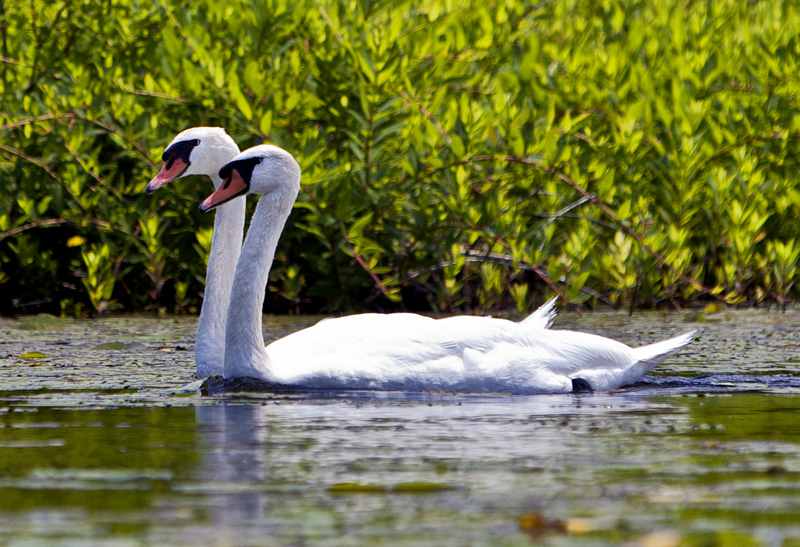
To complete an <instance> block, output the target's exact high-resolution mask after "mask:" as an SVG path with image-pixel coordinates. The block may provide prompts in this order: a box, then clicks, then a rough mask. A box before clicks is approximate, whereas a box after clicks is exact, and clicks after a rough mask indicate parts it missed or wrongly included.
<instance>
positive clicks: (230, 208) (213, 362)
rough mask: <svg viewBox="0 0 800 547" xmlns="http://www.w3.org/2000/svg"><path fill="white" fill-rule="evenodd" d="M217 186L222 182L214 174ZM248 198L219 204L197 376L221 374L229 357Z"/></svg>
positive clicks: (197, 352)
mask: <svg viewBox="0 0 800 547" xmlns="http://www.w3.org/2000/svg"><path fill="white" fill-rule="evenodd" d="M211 178H212V180H213V182H214V186H215V187H218V186H219V184H220V183H221V179H220V178H219V176H217V175H216V174H214V175H213V176H212V177H211ZM245 206H246V201H245V197H244V196H242V197H239V198H236V199H234V200H231V201H230V202H229V203H226V204H225V205H223V206H221V207H219V208H218V209H217V211H216V213H215V218H214V234H213V236H212V239H211V252H210V253H209V256H208V268H207V269H206V288H205V296H204V297H203V307H202V309H201V310H200V319H199V321H198V324H197V342H196V347H195V365H196V367H197V376H198V377H199V378H205V377H207V376H212V375H218V376H221V375H222V374H223V372H224V359H225V320H226V318H227V313H228V304H229V302H230V296H231V286H232V285H233V277H234V272H235V270H236V263H237V261H238V260H239V254H240V252H241V249H242V238H243V235H244V220H245Z"/></svg>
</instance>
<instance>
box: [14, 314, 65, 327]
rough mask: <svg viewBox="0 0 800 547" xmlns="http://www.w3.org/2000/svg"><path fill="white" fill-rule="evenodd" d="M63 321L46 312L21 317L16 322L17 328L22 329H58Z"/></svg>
mask: <svg viewBox="0 0 800 547" xmlns="http://www.w3.org/2000/svg"><path fill="white" fill-rule="evenodd" d="M63 325H64V322H63V321H62V320H61V319H59V318H58V317H56V316H55V315H50V314H47V313H40V314H39V315H34V316H32V317H23V318H22V319H20V320H19V323H18V324H17V328H18V329H22V330H53V329H60V328H62V326H63Z"/></svg>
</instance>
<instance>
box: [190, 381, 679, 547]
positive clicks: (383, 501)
mask: <svg viewBox="0 0 800 547" xmlns="http://www.w3.org/2000/svg"><path fill="white" fill-rule="evenodd" d="M654 413H658V414H659V415H660V416H661V417H660V418H657V420H667V421H669V422H670V423H673V422H675V421H676V420H677V421H680V420H683V419H684V417H683V416H682V415H680V413H676V412H674V407H672V406H670V405H667V404H662V403H660V402H653V400H652V399H648V398H646V397H645V396H644V395H643V394H637V393H629V394H625V395H620V394H617V395H608V394H598V393H596V394H594V395H585V396H584V395H538V396H480V395H473V396H464V395H443V394H442V395H439V394H413V395H412V394H405V393H398V392H389V393H386V392H371V393H361V394H358V393H354V392H349V393H347V392H340V393H332V394H329V395H327V398H320V397H317V396H316V395H312V396H310V397H309V398H307V399H302V398H300V399H274V400H268V399H266V398H257V397H256V396H253V397H252V398H249V399H248V398H246V397H241V398H239V397H237V399H236V400H230V399H229V400H228V401H226V402H222V403H221V404H218V405H213V406H198V407H197V409H196V416H197V420H198V422H199V428H198V431H199V432H200V443H201V446H200V452H201V454H202V467H201V469H200V470H199V473H198V474H199V477H200V480H199V481H198V483H199V484H198V485H197V487H198V488H199V489H200V491H201V492H202V493H204V494H207V497H206V499H204V502H205V503H207V504H208V505H207V509H208V511H209V512H210V514H209V515H208V517H209V520H210V521H211V522H212V523H213V525H214V526H215V527H218V533H219V534H221V535H222V536H223V537H228V535H230V534H238V533H240V532H241V533H245V531H246V533H247V534H251V533H252V534H253V538H254V539H258V538H257V535H258V534H259V533H261V534H272V537H275V536H274V534H278V535H279V536H281V537H284V539H287V538H288V537H289V536H291V535H292V534H296V533H299V532H298V530H301V529H306V528H308V527H313V526H316V525H318V524H319V522H318V519H320V518H321V519H323V520H325V521H326V522H329V523H330V526H331V527H336V526H346V527H349V526H352V527H354V528H360V527H362V526H367V525H369V523H370V522H375V519H379V518H384V517H386V518H393V519H400V520H403V519H405V518H411V516H412V515H417V516H418V517H420V518H423V517H424V516H425V515H428V516H429V518H434V517H433V515H440V516H441V515H444V514H447V513H448V512H462V511H469V512H475V513H476V514H480V513H482V512H486V511H489V510H490V509H491V508H492V507H494V506H495V505H497V504H499V506H500V507H505V506H506V505H508V504H510V505H511V506H510V507H507V511H510V512H512V513H513V512H515V511H521V510H523V509H524V508H525V504H534V506H538V505H539V504H541V503H542V501H541V500H542V499H550V498H553V497H554V496H558V495H561V494H563V493H564V489H565V488H568V484H569V483H571V481H573V480H580V476H582V475H585V476H586V477H587V480H592V481H594V480H596V477H594V475H596V474H597V473H598V472H600V469H602V468H603V467H604V466H607V465H614V466H617V465H626V462H625V461H624V460H625V458H626V457H630V458H633V459H634V460H635V464H636V465H639V464H640V463H641V460H642V456H641V454H640V453H641V452H648V451H649V449H648V448H647V447H646V446H640V447H639V448H637V451H638V452H637V451H631V452H630V455H629V456H624V457H622V458H621V457H620V452H619V451H620V444H618V443H617V442H611V443H600V442H599V441H593V440H592V439H593V438H594V437H596V436H597V435H598V434H597V433H596V432H595V431H596V430H597V429H609V430H611V431H616V432H617V433H615V434H614V437H615V438H616V437H617V434H619V439H618V440H619V443H622V444H629V443H630V441H631V439H632V437H631V435H630V431H629V429H630V427H632V426H636V423H637V422H638V423H642V422H644V421H645V420H652V419H653V415H654ZM639 444H640V443H637V445H639ZM568 470H571V471H568ZM534 471H535V473H534ZM564 473H568V474H569V476H570V481H566V482H565V480H564ZM576 477H577V478H576ZM534 479H535V480H534ZM342 484H346V485H351V484H352V485H362V486H365V487H369V488H372V489H374V490H376V491H377V494H376V493H375V492H373V494H371V495H344V496H336V495H335V492H334V490H335V486H336V485H342ZM409 484H411V485H419V484H423V485H433V486H432V488H433V490H434V491H433V492H432V493H428V494H429V495H408V494H405V495H403V494H399V493H398V492H399V491H400V490H399V489H398V488H399V487H402V485H409ZM332 487H334V488H332ZM559 493H561V494H559ZM414 518H417V517H414ZM425 518H428V517H425ZM436 518H442V517H436ZM504 518H505V517H504ZM313 519H317V521H314V522H317V524H314V522H312V520H313ZM237 530H239V532H237ZM331 533H332V532H331ZM301 535H302V534H301ZM231 537H233V538H236V539H237V541H239V540H241V537H240V536H239V535H231ZM264 537H267V536H262V538H261V539H263V538H264ZM291 537H297V536H291Z"/></svg>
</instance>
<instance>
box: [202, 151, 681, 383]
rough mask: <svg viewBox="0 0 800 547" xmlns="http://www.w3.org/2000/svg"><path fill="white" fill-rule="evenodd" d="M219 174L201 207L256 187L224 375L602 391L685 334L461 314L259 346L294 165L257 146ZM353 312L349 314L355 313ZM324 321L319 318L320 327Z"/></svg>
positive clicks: (644, 367) (649, 363) (652, 362)
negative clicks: (333, 340)
mask: <svg viewBox="0 0 800 547" xmlns="http://www.w3.org/2000/svg"><path fill="white" fill-rule="evenodd" d="M220 176H221V177H222V178H224V179H225V183H224V185H223V186H222V187H220V189H218V190H217V191H216V192H215V193H214V194H212V195H211V196H209V197H208V198H207V199H206V200H205V201H204V202H203V204H202V205H201V206H200V209H201V210H202V211H207V210H209V209H211V208H214V207H216V206H218V205H219V204H221V203H225V202H226V201H227V200H230V199H233V197H235V196H237V195H241V194H243V193H258V194H263V197H262V198H261V199H260V200H259V203H258V206H257V208H256V212H255V214H254V215H253V219H252V221H251V225H250V230H249V232H248V234H247V238H246V240H245V244H244V247H243V248H242V254H241V256H240V258H239V262H238V264H237V267H236V274H235V279H234V283H233V288H232V291H231V305H230V307H229V309H228V321H227V326H226V340H225V377H228V378H234V377H253V378H257V379H260V380H265V381H268V382H275V383H280V384H287V385H296V386H305V387H312V388H338V389H386V390H428V389H438V390H453V391H465V392H507V393H542V392H568V391H572V390H573V388H574V387H575V386H576V382H577V385H578V386H582V385H585V384H587V383H588V385H589V386H591V388H593V389H597V390H608V389H615V388H618V387H620V386H623V385H627V384H630V383H633V382H636V381H637V380H638V379H639V378H641V377H642V376H643V375H644V374H646V373H647V372H648V371H649V370H650V369H652V368H653V367H654V366H656V365H657V364H658V363H660V362H661V361H663V360H664V359H665V358H667V357H669V356H670V355H673V354H674V353H676V352H677V351H678V350H680V349H681V348H682V347H683V346H685V345H686V344H688V343H689V342H690V341H691V339H692V337H693V335H694V333H693V332H692V333H687V334H683V335H681V336H677V337H675V338H671V339H669V340H664V341H662V342H657V343H655V344H650V345H648V346H643V347H639V348H630V347H628V346H626V345H625V344H622V343H619V342H616V341H613V340H610V339H607V338H603V337H600V336H595V335H591V334H584V333H579V332H570V331H550V330H544V329H542V328H541V326H539V325H540V324H541V320H540V319H537V318H536V317H535V316H536V314H534V317H532V318H529V319H527V320H525V321H522V322H520V323H515V322H512V321H507V320H503V319H492V318H488V317H468V316H463V317H452V318H448V319H439V320H432V319H428V320H425V321H424V323H421V324H418V325H414V324H410V325H409V326H408V328H405V329H396V330H393V329H387V330H385V331H384V330H382V329H379V328H376V329H375V330H374V331H373V332H372V334H371V335H370V337H369V339H366V340H365V339H360V340H359V341H358V343H353V344H348V345H345V346H340V349H338V350H336V349H335V345H333V344H330V343H329V342H330V340H326V339H325V338H324V337H321V339H320V341H319V342H317V341H316V340H315V339H314V338H313V337H312V336H311V335H312V333H305V334H303V333H301V334H298V335H297V336H298V340H299V339H303V340H304V342H305V346H304V350H303V351H298V352H297V353H292V351H291V348H289V347H281V341H280V340H279V341H278V342H275V343H274V344H272V345H270V346H268V347H266V348H265V347H264V345H263V337H262V323H261V306H262V305H263V301H264V293H265V287H266V284H267V279H268V275H269V269H270V267H271V265H272V261H273V258H274V254H275V249H276V247H277V244H278V239H279V237H280V233H281V231H282V230H283V226H284V224H285V222H286V219H287V218H288V216H289V213H290V211H291V208H292V205H293V203H294V200H295V199H296V197H297V193H298V190H299V187H300V168H299V166H298V165H297V162H296V161H295V159H294V158H293V157H292V156H291V155H290V154H289V153H288V152H286V151H284V150H282V149H280V148H278V147H275V146H270V145H260V146H256V147H253V148H251V149H249V150H246V151H244V152H242V153H241V154H239V155H238V156H236V158H235V159H234V160H232V161H231V162H230V163H229V164H227V165H226V166H224V167H223V168H222V169H221V170H220ZM537 313H538V312H537ZM548 313H549V312H548ZM354 317H355V318H354V319H351V321H354V322H357V321H362V319H359V318H358V316H354ZM545 322H546V321H545ZM325 323H326V322H323V323H320V324H319V328H320V329H321V330H320V332H322V329H324V328H325ZM303 337H307V338H303ZM315 344H318V345H317V346H316V347H315V346H314V345H315ZM273 346H276V347H274V348H273Z"/></svg>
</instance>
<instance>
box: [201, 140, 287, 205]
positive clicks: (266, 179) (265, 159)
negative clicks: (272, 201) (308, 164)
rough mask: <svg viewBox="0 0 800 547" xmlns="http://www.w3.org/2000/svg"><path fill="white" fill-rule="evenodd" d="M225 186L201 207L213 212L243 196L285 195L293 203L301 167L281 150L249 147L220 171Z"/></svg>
mask: <svg viewBox="0 0 800 547" xmlns="http://www.w3.org/2000/svg"><path fill="white" fill-rule="evenodd" d="M219 176H220V178H221V179H222V184H220V186H219V187H218V188H217V190H216V191H215V192H214V193H213V194H211V195H210V196H208V197H207V198H206V199H205V201H203V203H202V204H201V205H200V210H201V211H202V212H204V213H205V212H206V211H210V210H211V209H214V208H215V207H218V206H219V205H222V204H223V203H226V202H228V201H230V200H232V199H233V198H235V197H238V196H241V195H244V194H264V195H267V194H282V195H284V196H286V197H287V200H288V199H291V200H292V202H294V200H295V198H296V197H297V193H298V192H299V191H300V166H299V165H298V164H297V160H295V159H294V157H293V156H292V155H291V154H290V153H289V152H287V151H286V150H284V149H282V148H278V147H277V146H273V145H271V144H261V145H259V146H254V147H253V148H248V149H247V150H245V151H244V152H242V153H241V154H239V155H238V156H236V157H235V158H233V159H232V160H231V161H230V162H229V163H227V164H225V165H224V166H223V167H222V168H221V169H220V170H219Z"/></svg>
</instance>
